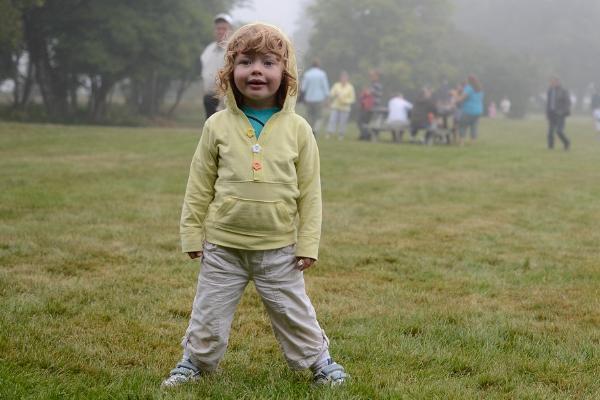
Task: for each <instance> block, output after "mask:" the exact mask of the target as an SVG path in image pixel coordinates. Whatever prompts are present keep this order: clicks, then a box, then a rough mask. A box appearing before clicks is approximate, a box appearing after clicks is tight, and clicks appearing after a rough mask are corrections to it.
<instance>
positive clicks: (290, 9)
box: [231, 0, 302, 37]
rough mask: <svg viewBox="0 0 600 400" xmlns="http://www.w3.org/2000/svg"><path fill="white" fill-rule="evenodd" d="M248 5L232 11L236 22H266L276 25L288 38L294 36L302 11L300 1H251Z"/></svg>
mask: <svg viewBox="0 0 600 400" xmlns="http://www.w3.org/2000/svg"><path fill="white" fill-rule="evenodd" d="M249 3H250V4H249V5H248V7H245V8H236V9H235V10H233V11H232V13H231V16H232V17H233V19H234V20H235V21H236V22H238V21H243V22H255V21H262V22H268V23H270V24H273V25H277V26H278V27H279V28H281V29H282V30H283V31H284V32H285V33H286V34H287V35H288V36H290V37H292V36H293V35H294V31H295V25H296V22H297V21H298V18H299V16H300V11H301V10H302V2H301V1H298V0H251V1H250V2H249Z"/></svg>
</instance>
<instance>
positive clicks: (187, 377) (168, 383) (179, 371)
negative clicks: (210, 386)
mask: <svg viewBox="0 0 600 400" xmlns="http://www.w3.org/2000/svg"><path fill="white" fill-rule="evenodd" d="M198 379H200V371H194V370H192V369H190V368H186V367H182V366H179V365H178V366H177V367H175V368H174V369H172V370H171V372H170V373H169V376H168V378H167V379H165V380H164V381H163V382H162V383H161V385H160V387H162V388H171V387H175V386H181V385H183V384H184V383H188V382H194V381H197V380H198Z"/></svg>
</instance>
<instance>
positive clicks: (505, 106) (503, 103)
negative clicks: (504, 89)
mask: <svg viewBox="0 0 600 400" xmlns="http://www.w3.org/2000/svg"><path fill="white" fill-rule="evenodd" d="M510 106H511V104H510V100H509V99H508V97H503V98H502V100H500V111H501V112H502V114H504V116H505V117H507V116H508V114H509V113H510Z"/></svg>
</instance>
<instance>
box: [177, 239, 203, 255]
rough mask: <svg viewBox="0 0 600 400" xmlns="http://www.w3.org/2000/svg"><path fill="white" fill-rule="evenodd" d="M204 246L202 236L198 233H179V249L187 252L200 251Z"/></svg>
mask: <svg viewBox="0 0 600 400" xmlns="http://www.w3.org/2000/svg"><path fill="white" fill-rule="evenodd" d="M203 248H204V238H203V237H202V236H199V235H181V251H182V252H183V253H189V252H191V251H202V249H203Z"/></svg>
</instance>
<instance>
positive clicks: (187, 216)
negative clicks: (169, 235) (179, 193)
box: [179, 123, 218, 253]
mask: <svg viewBox="0 0 600 400" xmlns="http://www.w3.org/2000/svg"><path fill="white" fill-rule="evenodd" d="M212 136H213V135H212V134H211V130H210V127H209V124H208V123H205V124H204V129H203V130H202V136H201V137H200V142H199V143H198V147H197V148H196V152H195V153H194V157H193V159H192V164H191V166H190V175H189V178H188V182H187V187H186V191H185V197H184V200H183V207H182V210H181V224H180V227H179V233H180V235H181V250H182V251H183V252H184V253H187V252H190V251H202V249H203V243H204V219H205V217H206V214H207V212H208V206H209V204H210V203H211V201H212V200H213V197H214V193H215V189H214V184H215V180H216V178H217V157H218V154H217V149H216V146H215V144H214V139H213V137H212Z"/></svg>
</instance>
